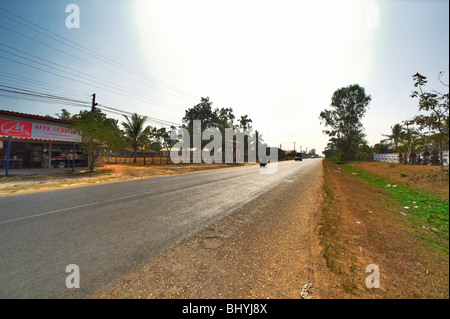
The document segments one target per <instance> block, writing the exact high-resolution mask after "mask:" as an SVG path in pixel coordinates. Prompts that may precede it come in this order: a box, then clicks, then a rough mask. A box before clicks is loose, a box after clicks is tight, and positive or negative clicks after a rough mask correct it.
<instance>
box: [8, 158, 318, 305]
mask: <svg viewBox="0 0 450 319" xmlns="http://www.w3.org/2000/svg"><path fill="white" fill-rule="evenodd" d="M318 169H321V164H320V160H317V159H316V160H304V161H302V162H294V161H288V162H280V163H278V167H277V169H276V170H275V166H274V164H272V167H270V165H268V167H266V168H263V169H260V168H259V166H243V167H234V168H226V169H217V170H208V171H202V172H196V173H189V174H183V175H172V176H164V177H157V178H149V179H142V180H137V181H129V182H118V183H113V184H104V185H96V186H87V187H79V188H72V189H62V190H58V191H51V192H40V193H34V194H27V195H17V196H10V197H3V198H0V298H84V297H86V296H88V295H89V294H91V293H92V292H94V291H95V290H96V289H98V288H100V287H102V286H104V285H105V284H107V283H109V282H110V281H112V280H114V279H116V278H118V277H120V276H121V275H123V274H125V273H127V272H129V271H130V270H132V269H134V268H135V267H137V266H139V265H140V264H142V263H143V262H145V261H147V260H149V259H150V258H152V257H154V256H156V255H157V254H158V253H160V252H161V251H162V250H164V249H166V248H168V247H170V246H172V245H173V244H175V243H176V242H178V241H180V240H182V239H184V238H186V237H188V236H189V235H191V234H193V233H195V232H196V231H198V230H200V229H203V228H204V227H206V226H208V225H209V224H211V223H213V222H214V221H216V220H218V219H219V218H221V217H223V216H225V215H227V214H229V213H230V212H231V211H232V210H233V209H234V208H237V207H239V206H241V205H243V204H245V203H247V202H249V201H250V200H252V199H254V198H256V197H258V196H263V195H264V193H266V192H268V191H270V190H271V189H272V188H274V187H276V186H277V185H278V184H280V183H289V182H291V179H292V178H297V177H299V176H301V175H305V176H306V175H307V174H308V172H309V171H310V170H318ZM262 172H263V173H265V174H261V173H262ZM269 173H270V174H269ZM70 264H75V265H77V266H78V268H79V275H80V276H79V278H80V288H71V289H69V288H67V286H66V278H67V277H68V276H71V275H73V274H71V273H70V272H67V273H66V267H67V266H68V265H70Z"/></svg>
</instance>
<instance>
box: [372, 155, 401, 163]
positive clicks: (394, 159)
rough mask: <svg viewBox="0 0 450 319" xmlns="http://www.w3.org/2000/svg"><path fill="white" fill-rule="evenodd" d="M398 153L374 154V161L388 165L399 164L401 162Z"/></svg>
mask: <svg viewBox="0 0 450 319" xmlns="http://www.w3.org/2000/svg"><path fill="white" fill-rule="evenodd" d="M398 156H399V154H398V153H387V154H376V153H374V154H373V159H374V161H378V162H386V163H398V162H399V157H398Z"/></svg>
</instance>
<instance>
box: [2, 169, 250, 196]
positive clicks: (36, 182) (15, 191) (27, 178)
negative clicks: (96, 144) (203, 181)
mask: <svg viewBox="0 0 450 319" xmlns="http://www.w3.org/2000/svg"><path fill="white" fill-rule="evenodd" d="M239 165H256V164H252V163H245V164H239ZM233 166H236V165H228V164H189V165H170V164H169V165H147V166H134V165H124V164H106V165H105V166H104V167H97V168H95V170H94V172H89V171H88V170H87V169H83V170H77V171H76V172H75V173H71V172H67V173H56V174H55V173H53V174H49V175H43V174H34V175H10V176H9V177H4V176H2V177H0V197H2V196H11V195H19V194H26V193H33V192H41V191H50V190H56V189H60V188H70V187H81V186H88V185H93V184H105V183H114V182H118V181H125V180H134V179H141V178H151V177H157V176H163V175H174V174H186V173H192V172H196V171H200V170H207V169H218V168H221V169H223V168H229V167H233Z"/></svg>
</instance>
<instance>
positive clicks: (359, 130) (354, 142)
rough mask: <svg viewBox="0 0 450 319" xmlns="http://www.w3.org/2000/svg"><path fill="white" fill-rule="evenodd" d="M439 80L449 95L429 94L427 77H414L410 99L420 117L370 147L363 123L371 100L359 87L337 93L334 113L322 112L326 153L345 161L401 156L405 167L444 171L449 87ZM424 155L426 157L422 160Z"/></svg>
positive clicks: (328, 155) (436, 92)
mask: <svg viewBox="0 0 450 319" xmlns="http://www.w3.org/2000/svg"><path fill="white" fill-rule="evenodd" d="M443 74H444V73H443V72H440V73H439V76H438V79H439V82H440V83H441V84H442V85H443V86H444V88H445V89H446V92H440V91H437V90H425V86H426V84H427V78H426V76H423V75H421V74H420V73H416V74H414V75H413V76H412V77H413V86H414V88H415V89H414V90H413V91H412V93H411V95H410V97H411V98H413V99H417V100H418V111H419V112H425V113H424V114H418V115H416V116H414V117H413V118H412V119H408V120H405V121H403V122H402V123H396V124H394V125H392V126H391V132H390V133H389V134H383V136H385V137H386V139H383V140H381V141H380V143H377V144H375V145H374V146H373V147H371V146H369V145H368V143H367V141H366V140H365V136H366V135H365V134H364V127H363V125H362V123H361V120H362V118H363V117H364V115H365V112H366V111H367V108H368V106H369V103H370V101H371V96H370V95H367V94H366V92H365V90H364V88H363V87H361V86H359V85H358V84H354V85H350V86H348V87H345V88H340V89H338V90H336V91H335V92H334V94H333V96H332V99H331V109H325V110H323V111H322V112H320V116H319V119H320V120H321V123H322V124H324V125H325V130H324V131H323V132H324V133H325V134H327V135H328V136H329V137H330V139H329V143H328V145H327V147H326V149H325V150H324V154H325V155H326V156H327V157H331V158H334V159H338V160H341V161H348V160H355V159H357V160H365V159H371V158H372V155H373V153H398V154H399V157H400V162H401V163H413V164H414V163H415V164H419V163H421V164H436V165H439V166H440V168H441V170H442V169H443V151H444V150H448V148H449V92H448V88H449V85H448V84H447V83H445V82H444V81H443V80H442V78H441V77H442V75H443ZM420 155H422V156H420Z"/></svg>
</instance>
